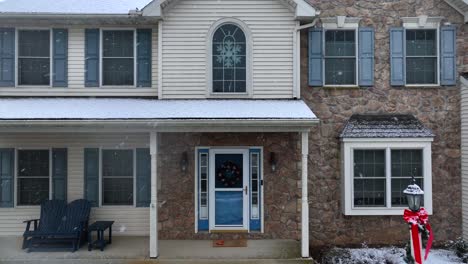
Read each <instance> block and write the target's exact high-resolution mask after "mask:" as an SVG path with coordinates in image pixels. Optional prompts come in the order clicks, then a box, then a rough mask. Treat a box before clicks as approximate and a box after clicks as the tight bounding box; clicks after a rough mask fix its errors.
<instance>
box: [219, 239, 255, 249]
mask: <svg viewBox="0 0 468 264" xmlns="http://www.w3.org/2000/svg"><path fill="white" fill-rule="evenodd" d="M213 247H247V239H236V240H213Z"/></svg>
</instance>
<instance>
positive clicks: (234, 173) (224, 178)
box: [216, 161, 242, 188]
mask: <svg viewBox="0 0 468 264" xmlns="http://www.w3.org/2000/svg"><path fill="white" fill-rule="evenodd" d="M216 177H217V178H218V182H220V183H221V184H222V185H223V186H224V187H227V188H232V187H237V185H238V183H240V182H241V181H242V175H241V170H240V167H239V166H238V165H237V164H235V163H234V162H232V161H226V162H224V163H223V165H221V167H219V168H218V171H217V172H216Z"/></svg>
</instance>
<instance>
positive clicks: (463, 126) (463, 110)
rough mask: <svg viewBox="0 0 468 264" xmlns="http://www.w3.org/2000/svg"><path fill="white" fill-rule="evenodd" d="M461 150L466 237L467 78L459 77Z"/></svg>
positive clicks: (467, 233)
mask: <svg viewBox="0 0 468 264" xmlns="http://www.w3.org/2000/svg"><path fill="white" fill-rule="evenodd" d="M461 83H462V86H461V143H462V145H461V151H462V164H461V170H462V218H463V237H464V238H465V239H468V80H467V79H465V78H463V77H461Z"/></svg>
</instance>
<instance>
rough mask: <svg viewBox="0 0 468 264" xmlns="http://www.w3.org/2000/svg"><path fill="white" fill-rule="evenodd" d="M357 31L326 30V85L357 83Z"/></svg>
mask: <svg viewBox="0 0 468 264" xmlns="http://www.w3.org/2000/svg"><path fill="white" fill-rule="evenodd" d="M356 46H357V45H356V31H355V30H327V31H325V85H355V84H356V68H357V65H356V61H357V60H356Z"/></svg>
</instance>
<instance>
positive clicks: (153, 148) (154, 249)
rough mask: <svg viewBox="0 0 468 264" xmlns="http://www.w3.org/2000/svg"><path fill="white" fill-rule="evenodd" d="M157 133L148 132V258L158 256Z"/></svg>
mask: <svg viewBox="0 0 468 264" xmlns="http://www.w3.org/2000/svg"><path fill="white" fill-rule="evenodd" d="M158 147H159V146H158V133H157V132H154V131H152V132H150V155H151V204H150V219H149V221H150V222H149V225H150V243H149V247H150V249H149V251H150V258H157V257H158V256H159V248H158V206H159V204H158V151H159V149H158Z"/></svg>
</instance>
